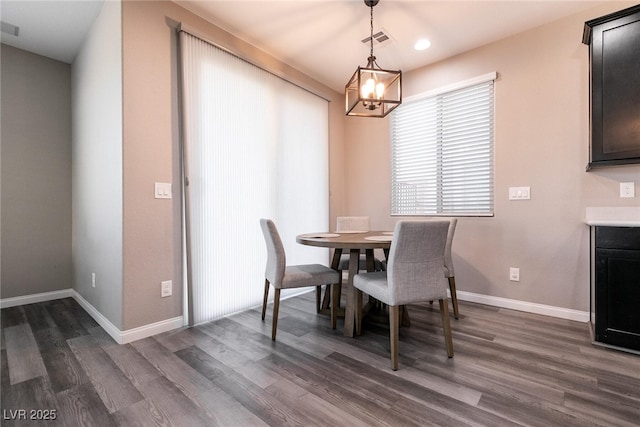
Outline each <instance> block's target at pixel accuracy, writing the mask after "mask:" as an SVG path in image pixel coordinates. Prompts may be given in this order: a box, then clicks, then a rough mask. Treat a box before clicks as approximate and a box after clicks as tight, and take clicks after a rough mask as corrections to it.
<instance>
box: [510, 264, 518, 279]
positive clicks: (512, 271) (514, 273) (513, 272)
mask: <svg viewBox="0 0 640 427" xmlns="http://www.w3.org/2000/svg"><path fill="white" fill-rule="evenodd" d="M509 280H511V281H512V282H519V281H520V269H519V268H516V267H511V268H509Z"/></svg>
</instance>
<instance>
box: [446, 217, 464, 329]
mask: <svg viewBox="0 0 640 427" xmlns="http://www.w3.org/2000/svg"><path fill="white" fill-rule="evenodd" d="M457 224H458V219H457V218H451V219H449V231H448V232H447V244H446V245H445V248H444V276H445V277H446V278H447V279H448V280H449V292H450V293H451V305H453V317H455V318H456V319H458V318H459V316H460V312H459V311H458V295H457V293H456V278H455V273H454V271H453V257H452V256H451V246H452V245H453V235H454V233H455V231H456V225H457Z"/></svg>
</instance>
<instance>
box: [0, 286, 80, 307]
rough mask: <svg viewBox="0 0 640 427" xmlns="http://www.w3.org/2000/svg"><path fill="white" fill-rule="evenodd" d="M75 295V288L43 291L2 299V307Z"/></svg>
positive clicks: (0, 304) (0, 301)
mask: <svg viewBox="0 0 640 427" xmlns="http://www.w3.org/2000/svg"><path fill="white" fill-rule="evenodd" d="M71 296H73V289H62V290H60V291H52V292H42V293H39V294H32V295H24V296H19V297H13V298H3V299H0V308H9V307H16V306H19V305H27V304H35V303H38V302H45V301H52V300H54V299H61V298H69V297H71Z"/></svg>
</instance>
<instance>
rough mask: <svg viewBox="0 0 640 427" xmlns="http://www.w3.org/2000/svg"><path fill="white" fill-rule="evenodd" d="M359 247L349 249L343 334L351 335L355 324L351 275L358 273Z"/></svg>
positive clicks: (354, 295) (354, 297) (354, 300)
mask: <svg viewBox="0 0 640 427" xmlns="http://www.w3.org/2000/svg"><path fill="white" fill-rule="evenodd" d="M359 264H360V249H351V251H350V253H349V278H348V279H347V307H346V308H345V313H344V336H345V337H353V330H354V324H355V307H356V292H355V290H354V289H353V277H354V276H355V275H356V274H358V267H359Z"/></svg>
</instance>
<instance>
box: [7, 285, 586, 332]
mask: <svg viewBox="0 0 640 427" xmlns="http://www.w3.org/2000/svg"><path fill="white" fill-rule="evenodd" d="M456 294H457V296H458V299H459V300H460V301H469V302H475V303H479V304H486V305H491V306H494V307H501V308H508V309H511V310H518V311H524V312H527V313H535V314H542V315H545V316H551V317H557V318H560V319H567V320H575V321H577V322H584V323H587V322H588V321H589V312H587V311H579V310H572V309H569V308H563V307H555V306H551V305H544V304H537V303H533V302H527V301H519V300H513V299H508V298H501V297H494V296H490V295H482V294H475V293H472V292H465V291H457V292H456ZM69 297H72V298H73V299H75V300H76V301H77V302H78V304H80V305H81V306H82V308H84V309H85V310H86V311H87V313H89V315H91V317H93V319H94V320H95V321H96V322H98V324H99V325H100V326H101V327H102V329H104V330H105V331H106V332H107V333H108V334H109V335H110V336H111V337H112V338H113V339H114V340H115V341H116V342H117V343H118V344H126V343H130V342H132V341H137V340H140V339H143V338H147V337H150V336H152V335H156V334H160V333H163V332H167V331H171V330H173V329H178V328H181V327H183V326H184V317H183V316H178V317H174V318H172V319H166V320H161V321H160V322H155V323H150V324H148V325H143V326H140V327H137V328H133V329H128V330H126V331H121V330H120V329H118V328H117V327H116V326H115V325H114V324H113V323H111V322H110V321H109V319H107V318H106V317H104V316H103V315H102V313H100V312H99V311H98V310H97V309H96V308H95V307H94V306H93V305H91V304H90V303H89V302H88V301H87V300H85V299H84V298H83V297H82V295H80V294H79V293H77V292H76V291H75V290H73V289H63V290H61V291H54V292H44V293H41V294H34V295H26V296H21V297H14V298H5V299H0V308H8V307H14V306H18V305H25V304H33V303H37V302H44V301H50V300H54V299H60V298H69Z"/></svg>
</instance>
